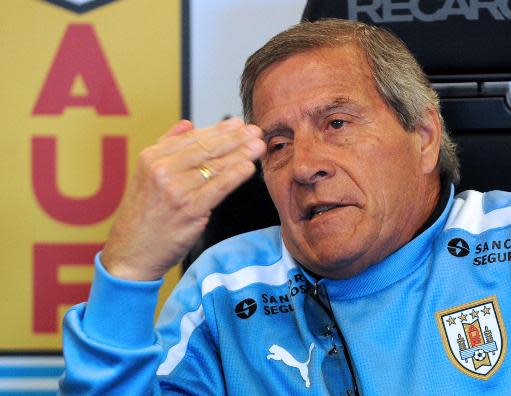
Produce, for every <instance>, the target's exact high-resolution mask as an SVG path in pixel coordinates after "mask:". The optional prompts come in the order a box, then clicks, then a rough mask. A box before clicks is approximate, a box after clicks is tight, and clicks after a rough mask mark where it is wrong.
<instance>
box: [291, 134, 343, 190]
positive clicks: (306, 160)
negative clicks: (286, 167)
mask: <svg viewBox="0 0 511 396" xmlns="http://www.w3.org/2000/svg"><path fill="white" fill-rule="evenodd" d="M334 173H335V166H334V164H333V162H332V161H331V160H330V159H329V158H328V152H327V148H326V147H325V146H324V144H323V142H321V141H320V140H319V139H316V138H315V137H314V136H313V135H312V136H311V134H307V135H306V136H305V137H304V136H302V137H298V136H296V135H295V139H294V142H293V178H294V179H295V181H297V182H298V183H299V184H303V185H313V184H315V183H317V182H319V181H320V180H323V179H328V178H330V177H332V176H333V175H334Z"/></svg>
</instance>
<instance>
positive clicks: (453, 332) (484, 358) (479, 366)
mask: <svg viewBox="0 0 511 396" xmlns="http://www.w3.org/2000/svg"><path fill="white" fill-rule="evenodd" d="M436 320H437V324H438V328H439V330H440V334H441V335H442V341H443V344H444V348H445V351H446V353H447V356H448V357H449V359H450V360H451V362H452V363H453V364H454V365H455V366H456V367H457V368H458V369H460V370H461V371H462V372H463V373H465V374H467V375H469V376H471V377H474V378H479V379H483V380H487V379H489V378H490V377H491V376H492V375H493V374H495V372H496V371H497V370H498V369H499V367H500V365H501V364H502V362H503V361H504V357H505V356H506V351H507V335H506V328H505V327H504V322H503V320H502V315H501V313H500V308H499V304H498V302H497V297H496V296H492V297H488V298H484V299H482V300H477V301H473V302H470V303H467V304H463V305H459V306H457V307H453V308H449V309H446V310H444V311H440V312H437V313H436Z"/></svg>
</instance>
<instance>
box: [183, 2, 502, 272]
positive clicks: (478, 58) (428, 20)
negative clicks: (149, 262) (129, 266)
mask: <svg viewBox="0 0 511 396" xmlns="http://www.w3.org/2000/svg"><path fill="white" fill-rule="evenodd" d="M410 3H411V2H408V3H403V2H400V3H399V2H397V1H393V0H381V1H360V0H354V1H347V0H309V1H308V2H307V5H306V7H305V10H304V13H303V17H302V19H303V20H309V21H315V20H318V19H321V18H343V19H357V20H360V21H363V22H366V23H371V24H375V25H379V26H383V27H385V28H387V29H389V30H391V31H393V32H394V33H395V34H397V35H398V36H399V37H400V38H401V39H402V40H403V41H404V42H405V43H406V44H407V45H408V47H409V48H410V49H411V51H412V52H413V53H414V54H415V56H416V57H417V59H418V60H419V63H421V65H422V66H423V67H424V70H425V71H426V73H427V74H428V76H429V78H430V80H431V82H432V83H433V85H434V87H435V89H436V90H437V92H438V93H439V95H440V98H441V106H442V114H443V116H444V119H445V121H446V123H447V126H448V128H449V130H450V131H451V133H452V135H453V137H454V140H455V141H456V142H457V143H458V147H459V155H460V161H461V183H460V185H459V187H458V190H459V191H463V190H467V189H474V190H479V191H489V190H494V189H500V190H509V191H511V39H510V38H511V10H510V9H509V8H508V7H506V6H504V5H502V4H504V3H505V2H500V3H499V4H497V2H493V3H491V2H487V3H486V6H484V7H482V8H475V6H473V7H472V8H471V7H469V6H467V7H465V8H463V7H461V6H460V7H457V8H447V7H446V6H445V5H446V4H447V3H448V2H446V1H445V0H422V1H419V2H418V6H417V7H414V6H409V5H408V4H410ZM359 4H364V5H359ZM467 4H468V3H467ZM481 4H482V3H481ZM274 224H278V216H277V213H276V210H275V209H274V207H273V204H272V203H271V200H270V198H269V196H268V193H267V191H266V188H265V186H264V184H263V183H262V179H261V176H260V175H256V176H254V177H253V178H252V179H251V180H250V181H248V182H247V183H245V184H244V185H243V186H242V187H241V188H240V189H238V190H237V191H236V192H234V193H233V194H231V195H230V196H229V197H228V198H227V199H226V200H225V201H224V202H223V203H222V204H221V205H220V206H219V207H217V208H216V209H215V210H214V211H213V213H212V216H211V220H210V223H209V224H208V226H207V228H206V231H205V233H204V234H203V236H202V237H201V239H200V240H199V242H198V243H197V245H196V246H195V247H194V249H193V250H192V251H191V252H190V254H189V255H188V257H187V258H186V260H185V263H184V264H185V267H186V266H188V265H189V264H190V263H191V262H192V261H193V260H194V259H195V258H197V256H198V255H199V254H200V253H201V252H202V251H203V250H204V249H206V248H207V247H209V246H211V245H213V244H215V243H217V242H219V241H221V240H223V239H225V238H227V237H230V236H232V235H235V234H239V233H242V232H246V231H250V230H254V229H257V228H262V227H267V226H270V225H274Z"/></svg>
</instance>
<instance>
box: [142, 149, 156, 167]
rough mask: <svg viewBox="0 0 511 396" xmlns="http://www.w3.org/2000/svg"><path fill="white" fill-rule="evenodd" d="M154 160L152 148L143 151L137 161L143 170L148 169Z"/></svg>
mask: <svg viewBox="0 0 511 396" xmlns="http://www.w3.org/2000/svg"><path fill="white" fill-rule="evenodd" d="M153 158H154V148H153V147H152V146H150V147H146V148H145V149H143V150H142V151H141V152H140V154H139V156H138V161H139V163H140V164H141V166H142V167H143V168H149V167H150V165H151V163H152V162H153Z"/></svg>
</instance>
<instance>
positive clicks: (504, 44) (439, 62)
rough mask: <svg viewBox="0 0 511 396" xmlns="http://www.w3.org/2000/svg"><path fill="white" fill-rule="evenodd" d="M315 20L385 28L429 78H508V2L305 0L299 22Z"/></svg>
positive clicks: (510, 47) (510, 57)
mask: <svg viewBox="0 0 511 396" xmlns="http://www.w3.org/2000/svg"><path fill="white" fill-rule="evenodd" d="M321 18H341V19H351V20H358V21H361V22H366V23H369V24H373V25H378V26H382V27H384V28H387V29H388V30H391V31H392V32H393V33H395V34H396V35H397V36H399V37H400V38H401V39H402V40H403V41H404V42H405V43H406V44H407V46H408V47H409V48H410V50H411V51H412V53H414V54H415V56H416V57H417V59H418V60H419V63H420V64H421V65H422V66H423V67H424V70H425V71H426V73H427V74H428V75H430V76H435V75H451V74H453V73H454V72H455V73H456V74H457V75H459V74H462V75H467V74H468V75H470V74H472V75H496V74H501V76H500V79H505V78H507V76H511V72H510V71H511V40H510V38H511V2H509V1H508V0H484V1H482V0H409V1H402V0H309V1H308V2H307V5H306V7H305V10H304V13H303V16H302V20H309V21H316V20H318V19H321Z"/></svg>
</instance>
